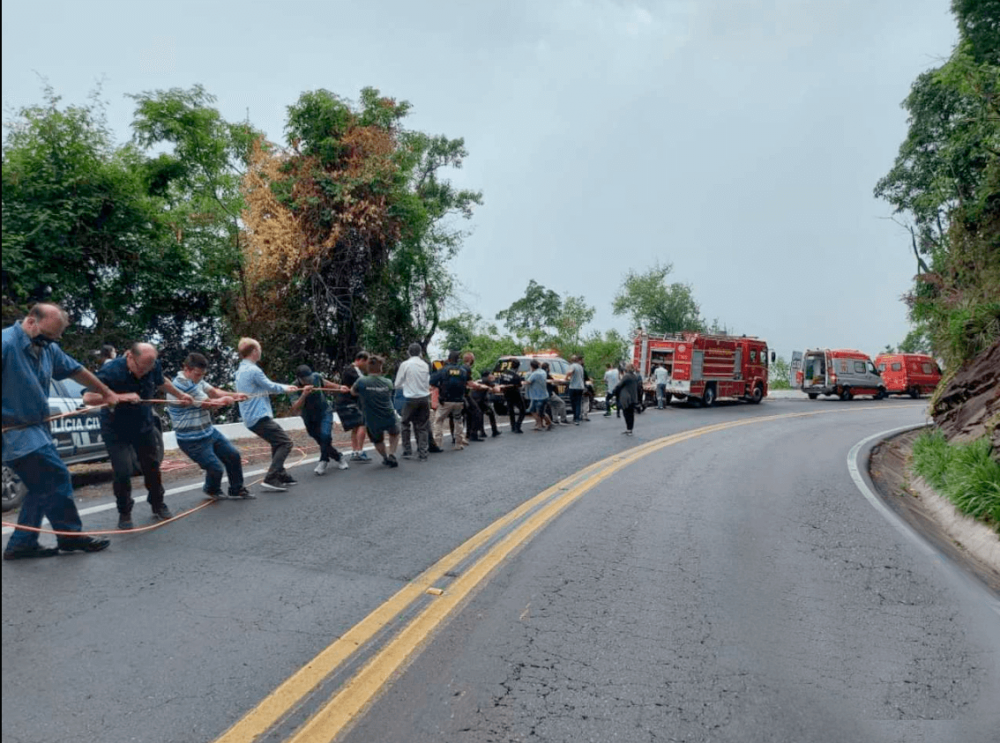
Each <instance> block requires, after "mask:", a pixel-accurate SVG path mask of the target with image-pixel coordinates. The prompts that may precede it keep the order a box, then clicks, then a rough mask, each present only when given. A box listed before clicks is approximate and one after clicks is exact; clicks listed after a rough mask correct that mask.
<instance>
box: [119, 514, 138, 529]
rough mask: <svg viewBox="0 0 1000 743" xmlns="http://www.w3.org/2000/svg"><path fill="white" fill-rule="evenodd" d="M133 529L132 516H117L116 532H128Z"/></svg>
mask: <svg viewBox="0 0 1000 743" xmlns="http://www.w3.org/2000/svg"><path fill="white" fill-rule="evenodd" d="M134 528H135V524H133V523H132V514H130V513H121V514H118V531H129V530H131V529H134Z"/></svg>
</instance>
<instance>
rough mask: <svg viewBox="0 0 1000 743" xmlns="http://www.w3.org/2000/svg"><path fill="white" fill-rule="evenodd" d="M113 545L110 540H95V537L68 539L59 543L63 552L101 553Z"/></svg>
mask: <svg viewBox="0 0 1000 743" xmlns="http://www.w3.org/2000/svg"><path fill="white" fill-rule="evenodd" d="M110 545H111V540H110V539H95V538H94V537H68V538H66V539H63V540H61V541H60V542H59V549H61V550H62V551H63V552H100V551H101V550H103V549H107V548H108V547H109V546H110Z"/></svg>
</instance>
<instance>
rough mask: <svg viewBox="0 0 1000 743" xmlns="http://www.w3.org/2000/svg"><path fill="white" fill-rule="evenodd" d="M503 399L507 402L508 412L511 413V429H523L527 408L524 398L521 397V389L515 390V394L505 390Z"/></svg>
mask: <svg viewBox="0 0 1000 743" xmlns="http://www.w3.org/2000/svg"><path fill="white" fill-rule="evenodd" d="M503 399H504V400H505V401H506V403H507V413H508V414H509V415H510V430H511V431H519V430H521V424H522V423H524V414H525V410H524V400H522V399H521V393H520V391H519V390H514V392H513V394H512V393H510V392H505V393H504V396H503Z"/></svg>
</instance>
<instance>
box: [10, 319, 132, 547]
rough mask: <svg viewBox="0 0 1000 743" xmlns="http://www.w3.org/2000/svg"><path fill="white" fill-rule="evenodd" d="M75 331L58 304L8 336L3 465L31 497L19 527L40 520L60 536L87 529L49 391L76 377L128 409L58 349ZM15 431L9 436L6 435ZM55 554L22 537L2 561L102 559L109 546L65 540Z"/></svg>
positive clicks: (19, 533) (18, 533) (14, 538)
mask: <svg viewBox="0 0 1000 743" xmlns="http://www.w3.org/2000/svg"><path fill="white" fill-rule="evenodd" d="M68 326H69V318H68V317H67V316H66V313H65V311H63V309H62V308H61V307H59V306H58V305H55V304H47V303H46V304H36V305H35V306H34V307H32V308H31V310H30V311H29V312H28V316H27V317H26V318H24V320H23V321H21V322H20V323H15V324H14V325H11V326H10V327H9V328H5V329H4V331H3V427H4V433H3V464H4V466H5V467H10V469H11V470H13V472H14V474H16V475H17V476H18V478H20V480H21V482H23V483H24V485H25V486H26V487H27V489H28V492H27V494H26V495H25V496H24V502H23V503H22V504H21V511H20V513H19V514H18V517H17V523H18V525H19V526H24V527H28V528H29V529H38V528H40V527H41V525H42V517H45V518H47V519H48V520H49V523H51V524H52V528H53V529H54V530H56V531H60V532H79V531H82V529H83V524H82V523H81V521H80V513H79V512H78V511H77V509H76V503H75V502H74V501H73V483H72V481H71V479H70V474H69V470H68V469H66V465H65V464H63V461H62V459H60V458H59V453H58V451H57V450H56V446H55V443H54V442H53V440H52V431H51V430H50V428H49V424H48V423H47V422H46V421H45V419H46V418H48V417H49V414H50V413H49V383H50V382H51V380H52V379H66V378H67V377H71V378H73V379H74V380H76V381H77V382H79V383H80V384H82V385H84V386H85V387H89V388H92V389H96V390H98V391H99V392H100V393H101V395H102V399H103V400H104V401H105V402H106V403H107V404H108V405H116V404H118V403H119V402H122V400H121V398H120V397H119V396H118V395H116V394H115V393H114V392H113V391H112V390H110V389H109V388H108V387H107V386H106V385H105V384H104V383H103V382H101V381H100V380H99V379H97V377H95V376H94V375H93V374H92V373H91V372H89V371H88V370H87V369H85V368H84V367H83V366H81V365H80V364H79V363H78V362H76V361H74V360H73V359H71V358H70V357H69V356H67V355H66V354H65V353H63V351H62V349H61V348H59V345H58V341H59V339H60V338H61V337H62V334H63V331H64V330H66V328H67V327H68ZM8 428H9V430H7V429H8ZM56 543H57V545H58V546H57V547H42V546H41V545H40V544H39V543H38V533H37V532H34V531H27V530H25V529H17V530H15V531H14V533H13V534H12V535H11V537H10V541H9V542H8V543H7V547H6V548H5V549H4V552H3V559H4V560H22V559H26V558H32V557H52V556H54V555H56V554H58V553H59V550H63V551H64V552H72V551H74V550H80V551H82V552H99V551H100V550H103V549H105V548H106V547H107V546H108V545H109V544H111V542H110V541H108V540H107V539H94V538H93V537H85V536H78V537H74V536H65V535H62V536H59V537H57V542H56Z"/></svg>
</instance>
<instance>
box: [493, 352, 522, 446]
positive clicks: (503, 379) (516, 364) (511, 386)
mask: <svg viewBox="0 0 1000 743" xmlns="http://www.w3.org/2000/svg"><path fill="white" fill-rule="evenodd" d="M520 368H521V361H520V359H511V360H510V367H509V368H508V369H507V371H505V372H501V373H500V375H499V378H498V379H497V381H498V382H499V388H500V390H501V392H502V393H503V399H504V402H505V403H506V404H507V414H508V415H509V416H510V430H511V432H512V433H524V431H522V430H521V424H522V423H523V422H524V414H525V410H524V398H522V397H521V386H522V384H523V382H524V380H523V379H521V375H520V373H518V370H519V369H520Z"/></svg>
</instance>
